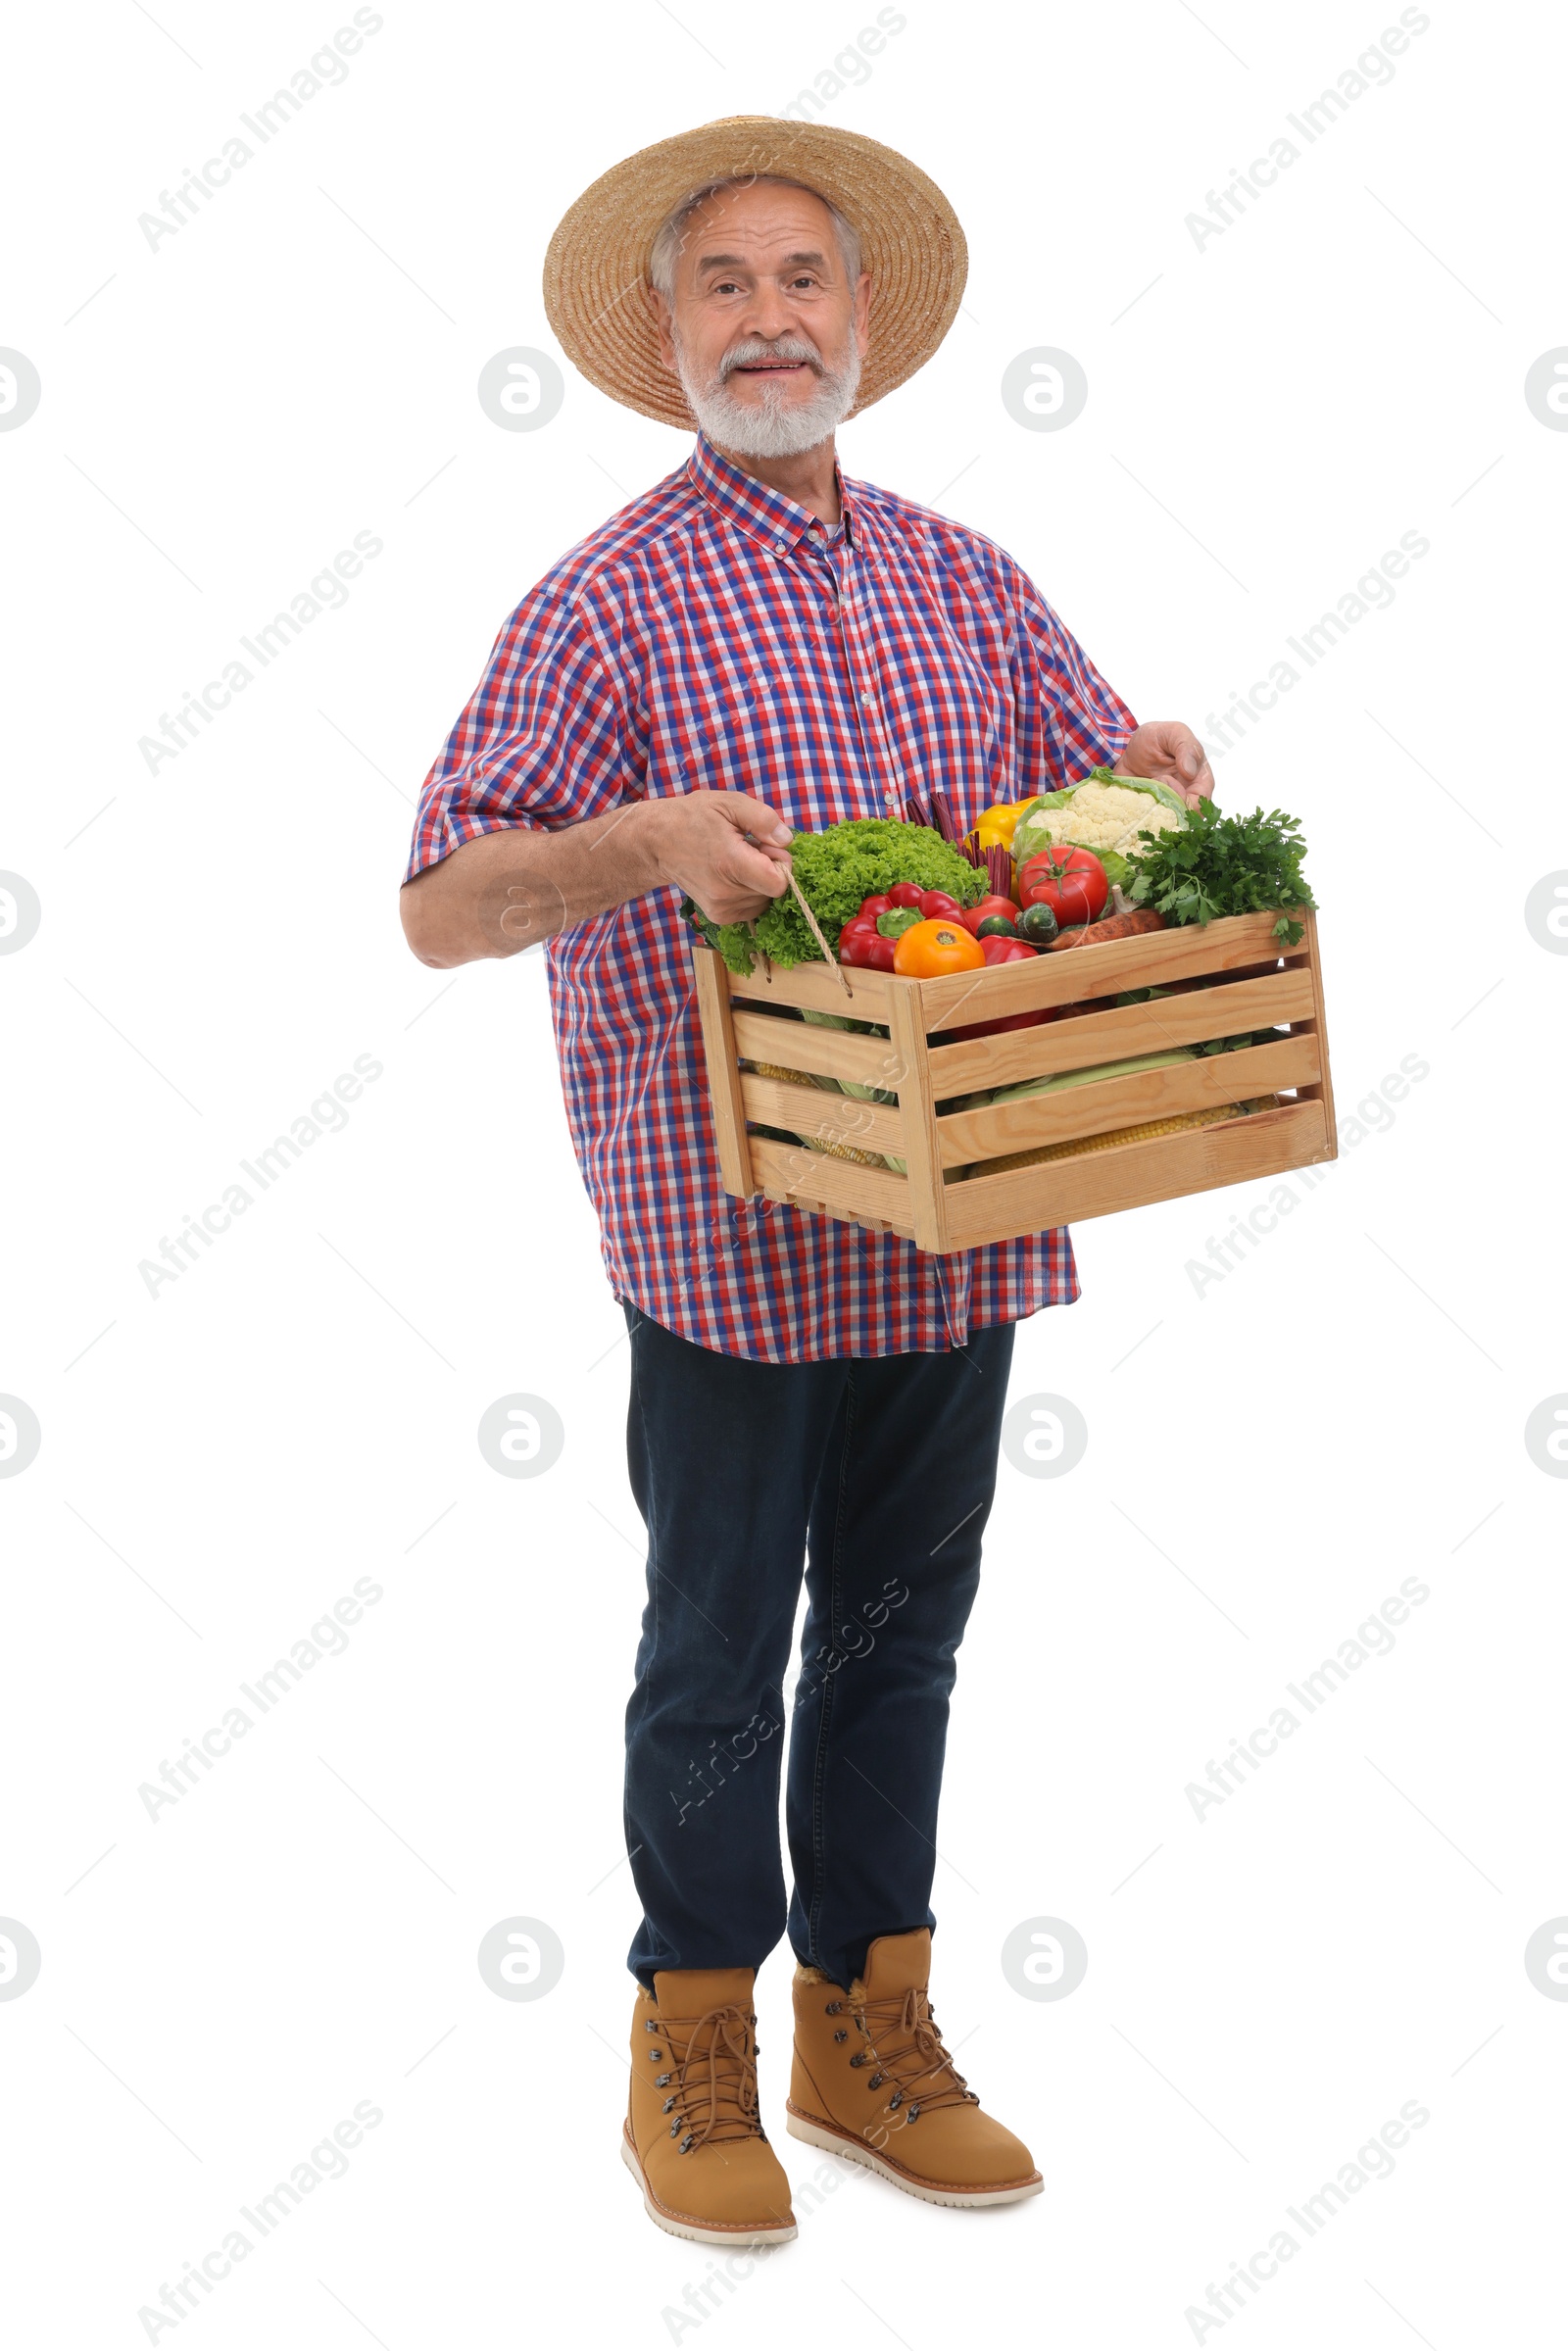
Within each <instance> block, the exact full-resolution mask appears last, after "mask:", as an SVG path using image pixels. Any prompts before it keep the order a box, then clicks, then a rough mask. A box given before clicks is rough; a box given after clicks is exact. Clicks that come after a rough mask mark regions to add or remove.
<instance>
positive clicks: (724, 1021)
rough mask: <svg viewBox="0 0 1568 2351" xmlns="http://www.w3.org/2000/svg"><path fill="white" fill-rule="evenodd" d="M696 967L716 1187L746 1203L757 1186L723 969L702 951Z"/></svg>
mask: <svg viewBox="0 0 1568 2351" xmlns="http://www.w3.org/2000/svg"><path fill="white" fill-rule="evenodd" d="M696 963H697V1016H698V1019H699V1021H700V1022H701V1024H702V1032H703V1057H704V1059H705V1060H706V1061H707V1063H708V1097H709V1100H710V1102H711V1103H712V1106H713V1141H714V1143H715V1144H716V1145H717V1147H718V1176H719V1182H720V1183H721V1184H722V1185H723V1187H724V1190H725V1191H726V1192H731V1193H733V1194H734V1195H735V1196H736V1198H737V1199H740V1200H750V1198H751V1196H752V1194H753V1193H754V1192H755V1191H756V1189H757V1186H756V1184H755V1183H754V1182H753V1180H752V1160H751V1153H750V1151H749V1150H748V1148H747V1135H746V1113H745V1110H744V1109H743V1107H742V1104H741V1073H740V1070H739V1069H738V1068H737V1066H736V1041H735V1023H734V1020H733V1018H732V1016H731V1013H730V1004H729V992H728V990H727V989H726V988H725V986H724V966H723V964H722V963H721V962H720V960H719V958H718V956H717V955H714V954H713V952H712V950H711V948H707V947H705V948H704V949H703V951H702V953H701V954H700V955H698V956H697V957H696ZM775 1025H776V1024H775Z"/></svg>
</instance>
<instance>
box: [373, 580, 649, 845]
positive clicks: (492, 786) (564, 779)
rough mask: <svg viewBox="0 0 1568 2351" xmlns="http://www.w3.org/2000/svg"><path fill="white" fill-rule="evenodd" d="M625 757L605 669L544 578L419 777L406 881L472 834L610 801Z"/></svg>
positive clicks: (572, 611) (566, 600) (567, 817)
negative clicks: (438, 751) (421, 781)
mask: <svg viewBox="0 0 1568 2351" xmlns="http://www.w3.org/2000/svg"><path fill="white" fill-rule="evenodd" d="M634 780H635V768H634V763H633V761H632V760H631V759H630V758H629V757H628V747H627V742H626V739H625V733H624V730H623V727H622V723H621V716H620V712H619V710H618V707H617V703H616V698H615V694H614V691H613V682H612V679H611V677H610V674H609V671H608V670H607V668H606V666H605V662H604V661H603V658H602V656H601V654H600V652H599V649H598V647H597V645H596V643H595V641H594V638H593V635H592V633H591V631H590V628H589V626H588V624H587V621H586V618H585V616H584V615H583V614H582V612H580V610H579V609H578V607H577V605H576V603H575V601H574V600H573V598H572V597H571V596H570V594H569V592H564V591H563V589H562V587H561V586H560V585H559V584H558V583H556V582H553V581H549V580H546V581H544V582H542V583H541V585H540V586H539V587H537V588H536V589H535V590H534V591H533V593H532V595H530V596H528V597H527V598H525V599H524V601H523V602H522V603H521V604H520V605H519V606H518V608H517V610H516V611H515V612H514V613H513V615H512V617H511V619H510V620H509V621H508V622H507V625H506V627H505V628H504V629H503V630H502V632H501V634H500V636H499V637H498V638H497V639H496V643H495V649H494V651H493V652H492V654H491V656H490V662H489V666H488V668H487V669H486V670H485V673H484V675H483V677H482V678H481V679H480V681H479V684H478V686H477V688H476V689H475V691H474V694H473V697H472V699H471V701H470V702H469V704H468V706H467V708H466V710H465V711H464V712H463V715H462V716H461V718H459V720H458V722H457V724H456V726H455V727H454V728H453V729H452V732H451V734H450V735H449V736H448V737H447V740H446V744H445V746H444V748H443V750H442V752H441V756H440V758H439V759H437V760H436V762H435V765H434V766H433V767H432V768H431V770H430V772H429V774H428V775H427V776H426V777H425V780H424V787H423V790H422V791H421V792H420V795H419V806H418V811H417V815H416V818H415V825H414V848H413V852H412V854H411V856H410V858H409V866H408V871H407V872H406V874H405V875H404V877H403V878H404V880H405V881H413V879H414V877H415V875H416V874H418V873H422V872H423V871H424V870H425V868H426V867H427V866H429V865H434V864H437V863H439V861H440V860H441V858H443V857H450V856H451V854H452V852H453V851H454V850H455V849H461V848H462V847H463V844H464V843H465V842H466V841H476V840H477V839H478V838H479V836H480V834H481V833H490V832H501V831H505V830H506V829H507V828H509V827H515V826H527V825H532V826H538V827H541V828H543V829H544V830H546V831H554V830H555V829H557V828H558V827H560V826H562V825H566V824H578V823H580V822H581V821H582V819H583V818H584V817H586V816H598V815H601V814H602V813H603V812H604V811H605V810H606V809H607V808H614V807H615V806H616V805H617V803H618V802H619V800H620V799H621V797H622V794H623V790H624V787H625V785H626V784H627V783H628V782H631V781H634Z"/></svg>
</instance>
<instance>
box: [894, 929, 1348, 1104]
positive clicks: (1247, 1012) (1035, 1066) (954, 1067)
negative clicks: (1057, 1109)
mask: <svg viewBox="0 0 1568 2351" xmlns="http://www.w3.org/2000/svg"><path fill="white" fill-rule="evenodd" d="M1110 944H1111V945H1112V946H1115V945H1116V944H1117V942H1116V941H1114V940H1112V941H1111V943H1110ZM1139 944H1140V942H1139V941H1137V940H1134V942H1133V945H1134V946H1137V945H1139ZM1085 952H1086V953H1091V954H1094V955H1098V954H1099V953H1100V950H1099V949H1098V948H1094V949H1090V950H1086V951H1085ZM1010 968H1011V966H1010V965H1006V964H1005V965H1004V966H1003V972H1004V975H1005V973H1006V971H1007V970H1009V969H1010ZM1315 1003H1316V998H1315V996H1314V994H1313V989H1312V975H1311V973H1310V972H1309V971H1308V970H1306V968H1305V967H1304V965H1303V966H1302V967H1301V968H1300V969H1299V970H1296V971H1271V972H1269V973H1268V974H1267V976H1266V977H1265V978H1263V979H1251V980H1227V981H1225V982H1224V983H1223V985H1221V986H1219V987H1215V988H1198V989H1195V990H1194V991H1193V993H1192V994H1191V995H1190V996H1169V997H1162V998H1161V999H1160V1001H1159V1002H1158V1003H1157V1004H1122V1005H1120V1006H1119V1007H1117V1008H1115V1009H1112V1010H1108V1011H1104V1012H1075V1013H1072V1014H1070V1015H1069V1016H1068V1017H1067V1018H1066V1019H1064V1020H1054V1021H1051V1022H1049V1023H1048V1024H1047V1025H1046V1027H1044V1028H1038V1029H1011V1030H1009V1031H1008V1032H1007V1033H1006V1034H1005V1036H1001V1037H976V1038H974V1039H972V1040H971V1042H970V1043H969V1044H967V1045H933V1046H932V1047H931V1048H930V1064H931V1082H932V1084H933V1086H934V1087H935V1088H936V1095H937V1100H938V1101H939V1102H945V1101H947V1100H949V1099H950V1097H952V1096H953V1095H956V1094H971V1093H973V1092H975V1091H976V1090H977V1089H979V1088H981V1087H987V1086H1014V1085H1017V1084H1019V1083H1020V1082H1021V1081H1022V1080H1023V1079H1025V1078H1043V1077H1048V1076H1050V1075H1051V1074H1052V1073H1053V1072H1054V1071H1055V1070H1058V1069H1092V1068H1093V1067H1094V1066H1095V1064H1096V1063H1097V1062H1099V1061H1126V1060H1130V1059H1131V1058H1132V1057H1133V1055H1134V1054H1135V1053H1164V1052H1165V1051H1166V1050H1167V1048H1168V1047H1170V1046H1173V1045H1200V1044H1202V1043H1204V1042H1205V1041H1206V1040H1207V1039H1209V1038H1211V1037H1237V1036H1240V1035H1241V1033H1242V1031H1243V1030H1244V1029H1261V1028H1269V1027H1271V1026H1272V1025H1273V1024H1274V1023H1275V1022H1278V1021H1286V1020H1304V1019H1308V1018H1310V1016H1311V1013H1312V1009H1313V1006H1314V1004H1315Z"/></svg>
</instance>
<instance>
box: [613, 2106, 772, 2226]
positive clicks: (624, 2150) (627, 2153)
mask: <svg viewBox="0 0 1568 2351" xmlns="http://www.w3.org/2000/svg"><path fill="white" fill-rule="evenodd" d="M620 2160H621V2162H622V2163H623V2164H624V2165H625V2167H626V2169H627V2171H628V2172H630V2174H631V2176H632V2178H633V2179H634V2180H636V2182H637V2184H638V2186H639V2187H640V2188H641V2189H642V2191H643V2210H644V2212H646V2213H647V2215H648V2218H649V2219H650V2220H651V2221H652V2222H653V2224H654V2227H655V2228H656V2229H664V2230H665V2232H666V2233H667V2234H668V2235H670V2236H684V2237H687V2238H689V2239H690V2240H691V2242H692V2243H693V2244H694V2245H787V2244H788V2243H789V2242H790V2240H791V2239H792V2238H793V2237H795V2236H797V2235H798V2234H799V2233H800V2232H799V2230H798V2229H796V2226H795V2223H794V2222H793V2221H785V2222H782V2223H779V2224H777V2225H776V2226H764V2225H751V2224H748V2223H745V2222H737V2223H736V2224H735V2225H734V2226H733V2227H732V2228H728V2229H725V2228H719V2227H714V2228H711V2229H708V2228H705V2227H704V2226H703V2224H702V2222H701V2221H692V2220H688V2219H686V2218H685V2217H684V2215H682V2214H680V2213H674V2212H671V2211H670V2210H669V2208H668V2206H667V2205H663V2204H661V2203H660V2201H659V2198H658V2197H657V2196H656V2195H655V2194H654V2191H653V2189H652V2188H651V2187H650V2186H649V2184H648V2179H647V2175H646V2174H645V2172H644V2171H643V2167H642V2165H641V2164H640V2163H639V2162H638V2160H637V2150H636V2148H635V2147H634V2146H633V2145H632V2143H631V2141H630V2139H629V2138H628V2137H627V2136H626V2133H625V2130H624V2128H622V2131H621V2134H620Z"/></svg>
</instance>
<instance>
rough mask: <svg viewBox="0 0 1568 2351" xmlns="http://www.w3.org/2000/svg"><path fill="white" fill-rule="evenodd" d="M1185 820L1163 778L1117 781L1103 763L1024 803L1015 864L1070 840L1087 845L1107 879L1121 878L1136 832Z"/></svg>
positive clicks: (1136, 846)
mask: <svg viewBox="0 0 1568 2351" xmlns="http://www.w3.org/2000/svg"><path fill="white" fill-rule="evenodd" d="M1186 822H1187V808H1186V804H1185V803H1184V802H1183V801H1182V800H1181V799H1180V798H1179V797H1178V795H1177V794H1176V793H1175V792H1173V791H1172V790H1171V788H1170V786H1169V785H1168V784H1161V783H1152V782H1151V781H1149V780H1148V778H1146V777H1131V778H1129V779H1128V780H1127V781H1125V782H1123V780H1122V779H1121V778H1120V777H1119V776H1114V775H1112V773H1111V771H1110V769H1109V768H1108V767H1097V768H1096V769H1095V771H1094V773H1093V774H1092V775H1088V776H1085V778H1084V780H1083V782H1082V783H1080V784H1073V785H1070V786H1069V787H1068V788H1067V789H1066V790H1065V791H1063V792H1047V793H1043V794H1042V795H1041V796H1040V797H1039V798H1038V799H1037V800H1034V801H1031V802H1030V803H1029V804H1028V805H1027V807H1026V808H1025V810H1024V813H1023V814H1022V816H1020V818H1019V819H1018V827H1017V831H1016V832H1015V833H1014V835H1013V855H1014V857H1016V858H1017V860H1018V863H1019V865H1020V866H1021V865H1023V864H1024V863H1025V862H1026V861H1027V859H1028V858H1030V857H1038V855H1039V854H1040V852H1041V851H1042V850H1043V849H1049V848H1052V847H1054V846H1056V845H1058V844H1060V843H1063V842H1071V843H1072V844H1073V846H1074V847H1075V848H1078V849H1088V850H1092V851H1093V852H1094V854H1095V856H1096V857H1099V858H1100V860H1101V862H1102V864H1103V866H1104V868H1105V872H1106V875H1107V877H1108V878H1109V879H1110V880H1111V881H1112V882H1124V881H1126V879H1127V878H1128V870H1129V867H1128V860H1129V859H1130V858H1132V857H1137V856H1138V854H1139V851H1140V847H1141V844H1140V842H1139V839H1138V836H1139V834H1140V833H1166V832H1171V831H1175V830H1179V828H1180V827H1181V826H1182V825H1184V824H1185V823H1186Z"/></svg>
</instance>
